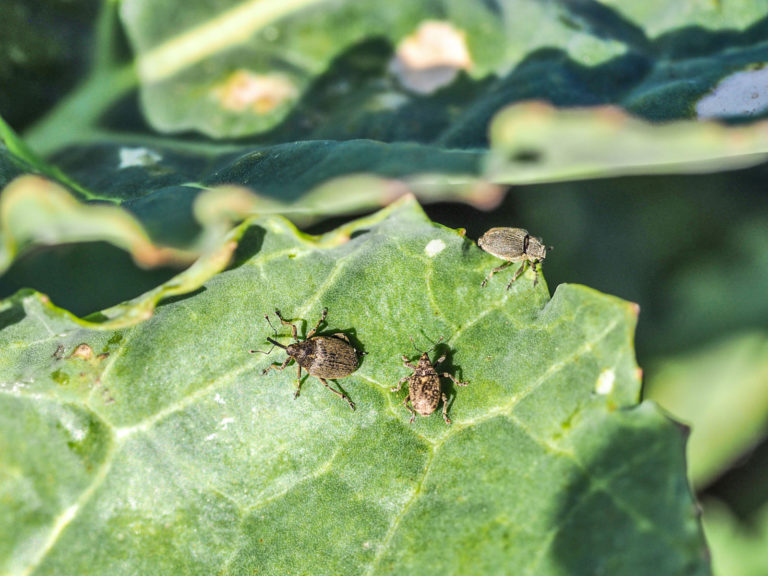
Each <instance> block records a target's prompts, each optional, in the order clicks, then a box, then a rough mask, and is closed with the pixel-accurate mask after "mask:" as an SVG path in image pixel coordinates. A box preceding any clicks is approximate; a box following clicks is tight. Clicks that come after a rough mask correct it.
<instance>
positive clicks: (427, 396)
mask: <svg viewBox="0 0 768 576" xmlns="http://www.w3.org/2000/svg"><path fill="white" fill-rule="evenodd" d="M442 340H443V339H442V337H441V338H440V340H438V341H437V343H436V344H435V345H434V346H432V348H430V349H429V350H427V351H426V352H422V351H421V350H419V349H418V348H416V349H417V350H419V352H421V356H420V357H419V364H418V366H414V365H413V364H411V363H410V362H409V361H408V357H407V356H405V355H403V366H405V367H407V368H411V369H412V370H413V374H411V375H410V376H403V377H402V378H400V381H399V382H398V383H397V386H395V387H393V388H392V389H391V391H392V392H397V391H399V390H400V388H402V387H403V382H405V381H408V396H406V397H405V401H404V402H403V404H404V405H405V407H406V408H407V409H408V411H409V412H410V413H411V421H410V424H413V421H414V420H415V419H416V414H420V415H421V416H429V415H430V414H432V412H434V411H435V410H437V406H438V405H439V404H440V400H441V399H442V401H443V420H445V423H446V424H450V423H451V419H450V418H448V413H447V412H448V397H447V396H446V394H445V392H443V391H442V389H441V387H440V377H441V376H442V377H443V378H450V379H451V380H453V383H454V384H456V385H457V386H466V385H467V384H468V383H467V382H459V381H458V380H456V378H454V377H453V376H452V375H451V374H448V372H443V373H442V374H438V373H437V371H436V370H435V366H437V365H438V364H440V363H441V362H442V361H443V360H445V355H443V356H441V357H440V358H438V359H437V360H436V361H435V363H434V364H433V363H432V362H431V361H430V359H429V353H430V352H431V351H432V350H434V349H435V347H436V346H437V344H439V343H440V342H441V341H442ZM411 342H413V338H411ZM414 347H416V344H414ZM408 402H410V403H411V406H408Z"/></svg>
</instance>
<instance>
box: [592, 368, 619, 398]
mask: <svg viewBox="0 0 768 576" xmlns="http://www.w3.org/2000/svg"><path fill="white" fill-rule="evenodd" d="M615 382H616V373H615V372H614V371H613V370H603V371H602V372H600V376H598V377H597V384H595V392H597V393H598V394H610V393H611V392H613V385H614V383H615Z"/></svg>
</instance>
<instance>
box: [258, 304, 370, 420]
mask: <svg viewBox="0 0 768 576" xmlns="http://www.w3.org/2000/svg"><path fill="white" fill-rule="evenodd" d="M327 315H328V308H323V312H322V314H321V315H320V320H318V321H317V324H315V327H314V328H312V330H310V331H309V332H308V333H307V335H306V337H305V338H304V339H303V340H299V337H298V333H297V330H296V325H295V324H293V323H291V322H288V321H287V320H285V319H283V316H282V315H281V314H280V310H275V316H277V317H278V318H279V319H280V322H281V323H282V324H284V325H286V326H290V327H291V337H292V338H293V339H294V343H293V344H289V345H288V346H284V345H282V344H280V343H279V342H277V341H276V340H274V339H272V338H269V337H268V338H267V341H268V342H269V343H270V344H272V348H274V347H275V346H277V347H278V348H282V349H283V350H285V352H286V354H288V357H287V358H286V359H285V361H284V362H283V363H282V364H272V365H271V366H268V367H267V368H265V369H264V370H263V371H262V374H266V373H267V372H269V371H270V370H272V369H274V370H283V369H284V368H285V367H286V366H288V364H289V363H290V362H291V361H292V360H295V361H296V366H297V367H298V375H297V377H296V393H295V394H294V395H293V397H294V398H298V397H299V394H300V393H301V369H302V368H303V369H304V370H306V371H307V372H308V373H309V375H310V376H314V377H315V378H317V379H318V380H320V382H322V383H323V386H325V387H326V388H328V390H330V391H331V392H333V393H334V394H336V395H337V396H339V397H340V398H342V399H343V400H345V401H346V402H347V404H349V407H350V408H351V409H352V410H354V409H355V404H354V402H352V400H351V399H350V398H349V396H347V395H346V394H345V393H344V392H343V391H341V390H336V389H335V388H333V387H332V386H331V385H330V384H328V382H327V380H326V378H328V379H331V380H334V379H336V378H344V377H345V376H349V375H350V374H352V372H354V371H355V370H357V367H358V354H359V352H358V351H357V350H356V349H355V348H354V347H353V346H352V344H351V343H350V342H349V338H347V335H346V334H343V333H342V332H338V333H336V334H331V335H330V336H316V335H315V334H316V333H317V329H318V328H319V327H320V324H322V323H323V322H325V317H326V316H327ZM264 318H266V319H267V322H269V316H268V315H266V316H264ZM269 325H270V326H272V323H271V322H270V323H269ZM272 329H273V331H274V327H273V328H272ZM275 335H277V331H275ZM271 351H272V349H270V350H269V352H271ZM251 352H252V353H253V352H260V350H251ZM269 352H265V354H269Z"/></svg>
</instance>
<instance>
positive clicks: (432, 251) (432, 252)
mask: <svg viewBox="0 0 768 576" xmlns="http://www.w3.org/2000/svg"><path fill="white" fill-rule="evenodd" d="M443 250H445V242H443V241H442V240H430V241H429V244H427V245H426V246H425V247H424V252H426V254H427V256H429V257H430V258H432V257H434V256H436V255H437V254H440V252H442V251H443Z"/></svg>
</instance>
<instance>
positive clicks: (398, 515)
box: [0, 200, 706, 574]
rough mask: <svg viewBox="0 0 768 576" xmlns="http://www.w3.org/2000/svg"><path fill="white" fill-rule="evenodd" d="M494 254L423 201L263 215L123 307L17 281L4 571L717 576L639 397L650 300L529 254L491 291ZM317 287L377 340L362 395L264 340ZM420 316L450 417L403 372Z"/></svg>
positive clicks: (362, 337)
mask: <svg viewBox="0 0 768 576" xmlns="http://www.w3.org/2000/svg"><path fill="white" fill-rule="evenodd" d="M495 264H496V260H495V259H494V258H493V257H491V256H489V255H488V254H485V253H483V252H482V251H480V250H479V249H478V248H477V247H476V246H474V245H473V244H472V243H471V242H469V241H468V240H467V239H465V238H464V237H463V236H461V235H459V234H457V233H456V232H455V231H452V230H449V229H446V228H443V227H440V226H437V225H434V224H432V223H431V222H429V221H428V220H427V219H426V218H425V217H424V215H423V213H421V211H420V210H419V209H418V207H417V206H416V205H415V203H414V202H413V201H410V200H409V201H406V202H402V203H400V204H399V205H396V206H395V207H393V208H392V209H389V210H385V211H382V212H380V213H378V214H375V215H373V216H371V217H369V218H365V219H362V220H359V221H357V222H353V223H351V224H349V225H348V226H346V227H345V228H343V229H340V230H337V231H335V232H333V233H330V234H328V235H326V236H322V237H318V238H313V237H308V236H303V235H300V234H298V233H296V231H295V230H294V229H293V228H292V227H291V226H290V225H288V224H287V223H286V222H285V221H284V220H282V219H279V218H274V217H273V218H262V219H257V220H254V221H252V222H250V223H249V226H248V229H247V230H246V232H245V234H244V237H243V241H242V242H241V244H240V248H239V249H238V252H237V256H236V261H235V266H234V267H232V268H231V269H230V270H228V271H227V272H224V273H221V274H218V275H216V276H215V277H213V278H212V279H211V280H209V281H208V282H206V283H205V285H204V286H203V288H202V290H200V291H198V292H197V293H196V294H194V295H191V296H188V297H186V298H183V299H179V300H176V301H173V302H171V303H168V304H165V305H163V306H161V307H160V308H159V309H158V310H157V312H156V313H155V315H154V316H152V318H150V319H149V320H147V321H145V322H144V323H142V324H139V325H137V326H134V327H131V328H124V329H118V330H105V329H101V330H94V329H92V328H86V327H83V326H82V325H81V324H80V323H79V322H77V321H75V320H74V319H73V318H72V317H71V316H69V315H68V314H66V313H63V312H62V311H60V310H57V309H56V308H54V307H52V306H51V305H50V304H49V303H48V302H47V301H46V299H45V298H43V297H41V296H40V295H39V294H36V293H32V292H28V293H21V294H19V295H17V296H16V297H14V298H12V299H9V300H6V301H5V304H4V307H3V309H2V311H0V318H1V319H2V323H3V327H2V330H0V345H2V348H3V350H4V351H5V353H4V355H3V358H2V362H1V363H0V382H2V386H1V387H0V410H2V418H0V421H1V422H5V423H11V422H13V423H14V424H13V426H4V428H3V442H4V445H3V447H2V448H3V449H2V450H0V454H2V459H3V461H2V465H1V466H0V469H2V470H3V471H4V476H3V484H4V486H5V488H4V494H6V498H7V497H8V496H11V502H12V503H13V507H12V508H11V509H6V512H4V514H5V515H6V519H7V520H9V521H8V522H3V523H2V526H3V527H4V528H3V530H4V533H3V534H0V541H1V542H3V550H2V556H1V557H2V561H3V564H2V565H3V568H4V569H5V570H7V571H10V572H11V573H16V572H18V573H30V572H33V573H35V574H49V573H50V574H54V573H59V574H60V573H78V572H83V571H89V570H90V571H98V572H104V573H107V572H109V573H118V574H119V573H126V574H128V573H131V574H133V573H136V572H137V571H138V572H141V573H162V572H167V571H178V570H184V571H187V572H189V573H199V574H209V573H212V572H223V573H243V572H252V571H258V572H260V573H270V574H285V573H287V572H300V573H338V574H360V573H369V574H379V573H391V572H396V573H414V572H419V573H425V574H432V573H434V574H438V573H446V572H450V571H457V572H466V571H469V570H472V569H479V570H481V571H482V572H484V573H499V572H503V571H504V570H506V567H508V566H510V565H515V566H518V567H521V569H522V570H523V571H524V572H526V573H530V574H570V573H592V572H595V571H601V570H603V571H604V570H607V571H609V572H610V571H614V570H618V569H619V567H623V568H622V570H623V572H624V573H627V574H631V573H637V574H647V573H649V571H654V572H659V573H667V574H674V573H680V574H683V573H685V574H694V573H695V574H704V573H706V566H705V562H704V557H703V555H702V551H701V548H700V535H699V528H698V523H697V520H696V512H695V507H694V504H693V501H692V500H691V497H690V494H689V492H688V487H687V483H686V480H685V476H684V474H683V470H684V462H683V436H682V435H681V433H680V429H679V428H678V427H676V426H675V425H674V424H673V423H672V422H671V421H669V420H668V419H667V418H666V417H664V416H662V415H661V414H660V413H659V411H658V410H657V409H656V408H655V407H654V406H653V405H651V404H641V405H640V406H637V405H636V402H637V398H638V393H639V385H640V383H639V380H638V377H637V367H636V365H635V361H634V355H633V352H632V345H631V344H632V337H633V329H634V323H635V317H636V309H635V308H634V307H633V306H632V305H630V304H628V303H625V302H622V301H620V300H618V299H615V298H611V297H607V296H603V295H600V294H598V293H596V292H594V291H592V290H589V289H587V288H584V287H577V286H567V285H564V286H561V287H560V288H559V289H558V290H557V292H556V293H555V295H554V297H553V298H552V299H551V300H549V298H548V296H547V290H546V287H545V285H544V282H543V280H542V281H540V283H539V285H538V287H536V288H534V287H533V284H532V272H530V271H529V272H527V273H526V274H525V275H524V276H523V277H521V278H520V279H519V280H518V281H517V282H516V283H515V284H514V285H513V287H512V289H511V290H509V291H506V290H505V282H493V283H491V285H490V286H489V287H488V288H486V289H482V288H480V281H481V280H482V278H483V277H484V276H485V274H486V273H487V271H488V269H489V268H490V267H492V266H494V265H495ZM404 286H407V287H408V289H403V288H402V287H404ZM324 306H327V307H328V309H329V315H328V320H327V326H326V327H325V328H324V331H327V332H333V331H337V330H342V331H344V332H346V333H347V334H348V335H349V336H350V337H351V338H352V339H353V342H355V343H357V344H358V345H359V346H361V347H362V348H363V349H364V350H365V351H366V352H367V355H366V356H365V357H364V359H363V361H362V365H361V367H360V369H359V370H358V371H357V372H356V373H354V374H353V375H352V376H350V377H349V378H345V379H342V380H340V381H339V382H338V385H340V386H342V387H343V388H344V389H345V390H346V391H347V393H348V394H350V396H351V397H352V398H353V400H354V401H355V402H356V404H357V406H358V409H357V411H356V412H354V413H353V412H350V410H349V409H348V408H347V406H346V404H345V403H343V402H341V401H340V400H339V399H338V398H337V397H335V396H334V395H332V394H329V393H328V392H327V391H326V390H325V389H324V388H323V387H322V386H321V385H320V384H319V382H317V381H316V380H315V379H313V378H311V377H310V378H308V379H307V380H306V381H305V382H304V385H303V391H302V395H301V396H300V398H299V399H298V400H296V401H294V400H293V399H292V396H293V390H294V379H295V376H294V374H295V373H294V372H293V370H288V371H286V372H281V373H277V374H270V375H268V376H263V377H262V376H260V375H259V372H260V370H261V369H263V368H264V367H266V366H267V365H268V364H269V363H270V362H274V361H280V360H281V356H282V354H277V353H273V354H272V355H270V356H261V355H255V356H252V355H250V354H249V353H248V350H249V348H252V347H255V348H259V347H261V348H262V349H264V348H265V346H266V344H265V343H264V338H265V337H266V336H269V335H271V334H272V330H271V328H270V327H269V326H268V325H267V323H266V322H265V321H264V319H263V315H264V314H265V313H269V312H271V311H272V310H273V309H274V308H275V307H279V308H280V309H281V310H282V311H283V313H284V314H285V315H286V316H287V317H288V318H292V319H295V320H296V321H297V322H298V323H299V326H300V328H301V330H302V332H304V331H306V330H307V329H308V327H311V326H312V325H313V324H314V322H315V319H316V318H317V317H318V316H319V312H320V309H321V308H322V307H324ZM404 311H407V313H404ZM287 335H288V332H287V331H286V330H285V329H283V330H282V331H281V336H280V339H281V340H282V341H284V342H285V341H287V338H286V336H287ZM411 336H412V337H414V339H415V340H416V341H417V342H419V343H422V345H424V346H426V345H428V343H429V342H430V341H434V340H436V339H437V338H439V337H440V336H445V338H446V344H445V345H441V348H439V349H438V352H440V353H443V352H447V353H448V360H447V361H446V366H447V367H448V369H449V370H451V371H452V372H454V373H456V374H458V375H460V376H461V378H462V379H464V380H467V381H469V385H468V386H467V387H466V388H461V389H456V388H453V387H452V386H449V387H448V388H447V389H448V391H449V392H450V396H451V404H450V414H451V417H452V419H453V421H454V424H453V425H452V426H451V427H448V426H446V425H445V424H444V423H443V421H442V419H441V418H440V417H439V415H437V414H435V415H433V416H432V417H430V418H419V419H418V420H417V421H416V422H415V423H414V424H413V425H409V424H408V416H409V415H408V413H407V412H406V410H405V408H404V407H403V406H402V403H401V401H402V397H403V394H400V395H397V394H393V393H391V392H390V391H389V388H390V387H391V386H392V385H394V384H395V383H396V382H397V380H398V379H399V378H400V377H401V376H402V375H404V374H406V373H407V370H406V369H405V368H404V367H402V365H401V361H400V359H399V357H400V355H401V354H403V353H405V354H408V355H410V356H413V355H414V351H413V350H412V349H411V343H410V340H409V337H411ZM81 344H87V346H88V348H87V349H85V350H84V349H83V347H81V346H80V345H81ZM638 479H642V482H640V481H638ZM606 524H610V526H611V530H610V535H607V534H606V533H605V530H604V528H605V525H606ZM33 542H34V545H32V543H33ZM617 542H622V545H621V546H617V545H616V543H617ZM478 562H480V564H478ZM627 562H629V564H627ZM628 566H631V567H632V568H628Z"/></svg>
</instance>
